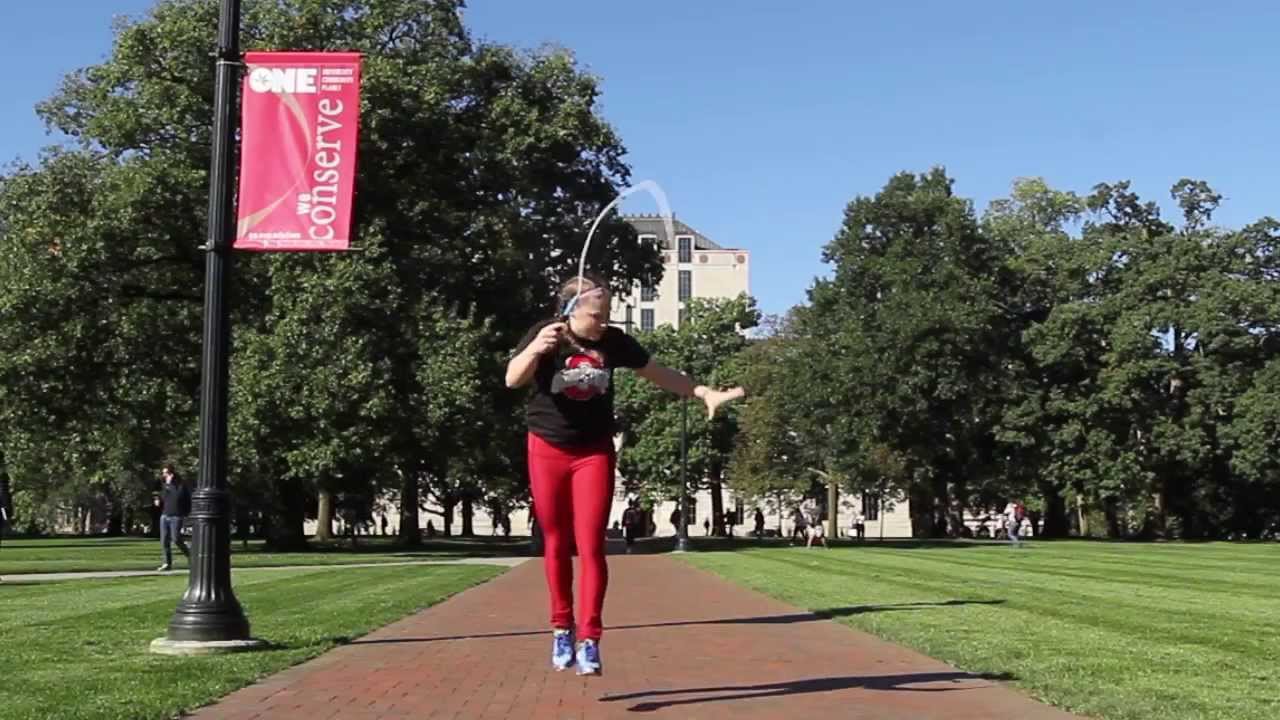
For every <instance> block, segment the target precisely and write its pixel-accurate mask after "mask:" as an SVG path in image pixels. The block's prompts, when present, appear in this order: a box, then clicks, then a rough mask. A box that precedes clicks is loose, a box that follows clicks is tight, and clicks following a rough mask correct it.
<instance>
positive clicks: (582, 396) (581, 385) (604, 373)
mask: <svg viewBox="0 0 1280 720" xmlns="http://www.w3.org/2000/svg"><path fill="white" fill-rule="evenodd" d="M551 392H552V393H553V394H554V393H561V394H563V395H564V396H565V397H567V398H569V399H571V400H590V399H592V398H595V397H599V396H601V395H603V394H605V393H607V392H609V371H608V370H606V369H605V367H604V356H602V355H601V354H600V353H599V352H598V351H596V350H587V351H586V352H580V353H574V354H572V355H570V356H568V357H567V358H565V361H564V368H562V369H561V370H560V371H559V372H557V373H556V375H555V377H553V378H552V379H551Z"/></svg>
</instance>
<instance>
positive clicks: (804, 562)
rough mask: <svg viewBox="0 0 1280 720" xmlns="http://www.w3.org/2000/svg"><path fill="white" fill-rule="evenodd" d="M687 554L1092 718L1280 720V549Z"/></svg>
mask: <svg viewBox="0 0 1280 720" xmlns="http://www.w3.org/2000/svg"><path fill="white" fill-rule="evenodd" d="M684 557H685V558H686V559H687V560H688V561H689V562H691V563H693V564H694V565H697V566H698V567H702V568H705V569H707V570H711V571H713V572H716V573H719V574H721V575H723V576H725V577H727V578H729V579H732V580H735V581H737V582H740V583H742V584H744V585H747V586H749V587H752V588H754V589H756V590H759V591H761V592H764V593H766V594H769V595H772V596H774V597H776V598H779V599H781V600H784V601H786V602H789V603H792V604H794V605H798V606H801V607H805V608H808V609H810V610H815V611H821V612H822V613H824V614H827V615H828V616H830V617H832V618H834V619H835V620H837V621H839V622H842V623H845V624H847V625H851V626H853V627H855V628H858V629H860V630H864V631H867V632H870V633H873V634H875V635H878V636H880V637H883V638H886V639H888V640H891V641H894V642H897V643H900V644H902V645H906V646H908V647H911V648H914V649H916V650H919V651H921V652H923V653H925V654H927V655H931V656H933V657H936V658H939V659H941V660H944V661H947V662H950V663H952V664H954V665H956V666H958V667H960V668H962V669H964V670H967V671H970V672H975V673H978V672H989V673H1010V674H1012V675H1013V676H1014V677H1015V678H1016V680H1015V682H1014V684H1015V685H1017V686H1018V687H1020V688H1022V689H1023V690H1024V691H1025V692H1027V693H1029V694H1030V695H1033V696H1035V697H1037V698H1040V699H1042V700H1044V701H1046V702H1049V703H1052V704H1054V705H1057V706H1059V707H1062V708H1066V709H1068V710H1071V711H1074V712H1077V713H1080V714H1083V715H1086V716H1090V717H1096V718H1105V719H1106V720H1130V719H1133V720H1137V719H1138V718H1142V719H1144V720H1145V719H1148V718H1160V719H1161V720H1164V719H1166V718H1195V719H1204V720H1207V719H1210V718H1214V719H1218V718H1220V719H1221V720H1275V718H1278V717H1280V545H1275V544H1268V545H1261V544H1258V545H1236V544H1226V543H1214V544H1203V545H1182V544H1168V545H1144V544H1113V543H1089V542H1053V543H1049V542H1042V543H1032V544H1031V547H1029V548H1027V549H1023V550H1015V549H1012V548H1010V547H1008V546H1005V545H979V544H964V543H957V544H942V545H920V546H916V547H911V546H897V547H876V546H875V544H874V543H870V544H868V545H867V546H864V547H854V548H844V547H841V548H833V549H832V550H830V551H827V550H822V549H813V550H806V549H804V548H790V549H784V548H774V549H762V550H742V551H739V552H707V553H694V554H691V555H686V556H684ZM831 670H832V672H835V670H834V669H831Z"/></svg>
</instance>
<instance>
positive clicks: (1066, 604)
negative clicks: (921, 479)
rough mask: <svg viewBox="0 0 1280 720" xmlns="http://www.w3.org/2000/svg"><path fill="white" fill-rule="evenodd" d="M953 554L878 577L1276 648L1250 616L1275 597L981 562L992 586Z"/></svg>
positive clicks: (833, 571) (1258, 650) (1018, 606)
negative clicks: (1005, 592) (1246, 597)
mask: <svg viewBox="0 0 1280 720" xmlns="http://www.w3.org/2000/svg"><path fill="white" fill-rule="evenodd" d="M843 554H845V553H842V555H843ZM787 555H789V556H790V557H791V558H794V559H795V561H796V562H799V563H801V565H803V564H805V563H808V564H809V565H808V566H809V567H817V568H820V572H822V573H823V574H825V575H828V576H831V577H835V576H843V577H845V578H848V579H849V581H850V582H857V581H858V579H859V578H861V577H862V576H863V572H864V571H863V570H862V569H860V567H859V565H857V564H854V563H850V562H848V561H845V560H842V559H840V558H838V557H832V556H830V555H829V554H825V553H824V554H823V555H825V557H824V556H823V555H819V556H818V557H816V558H812V559H811V558H810V557H809V553H807V552H804V551H798V550H797V551H790V552H789V553H788V552H785V551H784V555H783V556H782V557H780V558H779V560H780V561H782V562H784V563H785V562H786V556H787ZM953 557H954V556H947V557H946V558H941V559H936V560H934V561H930V560H929V559H926V558H922V557H919V556H912V557H909V558H902V559H900V562H899V567H897V568H888V567H883V566H881V567H880V570H879V572H880V574H881V577H880V580H881V581H883V582H886V583H890V584H892V585H894V586H895V587H897V588H899V592H902V591H903V589H909V590H910V591H912V592H915V593H916V595H917V597H919V598H922V599H924V598H928V597H938V596H941V595H946V593H948V592H951V593H954V592H956V591H957V589H959V588H963V589H964V590H965V592H966V593H967V594H966V595H965V598H966V599H968V598H972V597H974V596H981V597H982V598H983V599H987V600H992V599H1003V600H1006V602H1005V603H1004V605H1005V608H1006V609H1007V610H1026V611H1029V612H1033V613H1035V614H1036V615H1037V616H1039V617H1057V618H1061V619H1064V620H1067V621H1071V622H1074V623H1075V624H1077V625H1090V626H1094V627H1097V628H1098V629H1100V630H1106V631H1108V632H1111V633H1116V634H1120V635H1128V636H1131V637H1136V638H1143V637H1147V636H1149V635H1153V634H1155V635H1159V636H1161V637H1163V638H1165V639H1166V640H1167V641H1168V642H1171V643H1181V644H1188V645H1200V646H1203V647H1204V648H1206V651H1212V652H1217V651H1220V650H1226V651H1228V652H1232V653H1239V654H1241V655H1244V656H1247V657H1253V658H1265V657H1267V656H1268V655H1269V654H1271V653H1274V652H1275V647H1276V646H1275V645H1274V644H1273V642H1272V640H1273V636H1272V635H1270V634H1268V633H1259V632H1258V631H1257V629H1256V628H1254V627H1253V626H1252V624H1251V623H1250V620H1251V619H1255V618H1257V617H1258V616H1267V615H1272V616H1275V617H1280V598H1276V597H1270V598H1258V599H1254V600H1252V601H1251V602H1241V601H1236V602H1232V603H1228V602H1225V601H1224V600H1222V599H1220V598H1208V599H1205V598H1203V597H1199V596H1197V594H1196V593H1197V591H1196V590H1195V589H1194V588H1192V589H1182V590H1178V591H1177V592H1176V593H1170V592H1168V591H1160V590H1154V589H1152V588H1149V587H1144V586H1142V585H1140V584H1138V585H1127V584H1126V583H1125V582H1124V581H1122V580H1119V579H1108V580H1106V581H1103V582H1098V583H1092V584H1090V583H1081V582H1078V579H1077V578H1073V577H1068V578H1066V579H1061V578H1057V577H1055V576H1054V575H1053V574H1052V571H1048V570H1036V571H1031V570H1030V569H1028V570H1027V571H1025V572H1024V571H1022V569H1017V568H1005V567H998V568H997V567H993V568H986V567H983V568H982V569H983V570H985V571H986V573H984V574H990V575H996V576H998V577H999V578H1000V582H998V583H996V584H995V586H993V587H986V586H985V583H974V582H973V580H972V578H973V576H972V574H969V573H965V572H963V570H964V569H965V568H970V567H973V565H972V564H962V563H957V562H956V561H955V560H953V559H952V558H953ZM1025 557H1026V556H1025V555H1024V556H1022V558H1025ZM1013 584H1016V588H1017V592H1016V593H1015V594H1014V596H1013V597H1001V596H1000V593H999V592H998V591H997V590H996V589H995V588H996V587H999V588H1010V587H1013ZM1026 591H1030V592H1026ZM952 598H953V599H954V596H952ZM1100 604H1105V605H1107V606H1108V607H1109V612H1108V613H1107V614H1106V615H1099V614H1098V613H1097V612H1096V608H1097V607H1098V605H1100ZM1233 621H1234V622H1233Z"/></svg>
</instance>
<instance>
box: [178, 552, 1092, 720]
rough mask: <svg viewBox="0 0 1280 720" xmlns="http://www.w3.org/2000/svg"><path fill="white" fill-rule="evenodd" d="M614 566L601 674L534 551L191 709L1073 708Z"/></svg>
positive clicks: (808, 712)
mask: <svg viewBox="0 0 1280 720" xmlns="http://www.w3.org/2000/svg"><path fill="white" fill-rule="evenodd" d="M610 570H611V587H610V592H609V597H608V601H607V603H606V605H605V622H606V626H607V629H606V631H605V638H604V641H603V643H602V644H601V650H602V655H603V657H604V663H605V674H604V676H603V677H599V678H580V677H577V676H575V675H573V674H572V671H569V672H566V673H556V672H553V671H551V669H550V659H549V654H550V638H549V635H548V632H547V631H546V630H545V629H544V628H545V625H546V603H547V601H546V594H545V590H544V585H543V576H542V563H541V562H540V561H535V562H530V563H526V564H524V565H521V566H519V567H515V568H513V569H512V570H510V571H508V572H507V573H506V574H505V575H503V576H501V577H499V578H497V579H495V580H493V581H491V582H489V583H487V584H485V585H482V586H480V587H477V588H474V589H472V590H470V591H468V592H465V593H463V594H461V595H459V596H456V597H454V598H451V599H450V600H447V601H446V602H444V603H441V604H440V605H437V606H436V607H434V608H431V609H429V610H426V611H424V612H422V613H419V614H418V615H415V616H413V617H409V618H406V619H404V620H402V621H400V622H397V623H395V624H392V625H389V626H387V627H385V628H382V629H381V630H378V631H377V632H374V633H373V634H371V635H369V636H367V637H365V638H362V639H360V640H357V641H355V642H353V643H352V644H350V645H347V646H344V647H341V648H338V649H337V650H334V651H333V652H330V653H328V654H327V655H324V656H322V657H319V658H316V659H315V660H313V661H311V662H309V663H306V664H304V665H300V666H298V667H295V668H293V669H291V670H287V671H285V672H282V673H280V674H278V675H275V676H273V677H270V678H268V679H266V680H264V681H263V682H260V683H258V684H256V685H253V686H251V687H248V688H245V689H244V690H241V691H239V692H237V693H234V694H232V695H230V696H229V697H227V698H225V699H224V700H222V701H221V702H219V703H217V704H215V705H212V706H210V707H207V708H204V709H203V710H201V711H199V712H197V713H196V714H195V716H194V717H196V718H199V719H200V720H214V719H215V718H216V719H219V720H251V719H253V718H260V719H262V720H304V719H305V720H326V719H327V718H350V719H351V720H372V719H373V718H430V719H431V720H446V719H447V720H463V719H466V720H470V719H472V718H476V719H488V718H493V719H495V720H505V719H506V718H520V719H521V720H525V719H527V720H562V719H564V718H591V719H594V718H624V717H631V718H635V717H653V718H685V719H709V718H726V719H727V718H733V719H735V720H746V719H748V718H770V719H778V718H811V717H812V718H818V717H821V718H855V719H866V720H882V719H888V718H894V719H896V720H914V719H920V720H926V719H937V720H942V719H943V718H945V719H946V720H966V719H969V720H1003V719H1008V720H1014V719H1015V718H1016V719H1017V720H1070V718H1072V717H1074V716H1071V715H1068V714H1066V713H1062V712H1059V711H1057V710H1054V709H1052V708H1049V707H1046V706H1044V705H1041V704H1039V703H1036V702H1034V701H1032V700H1030V699H1028V698H1026V697H1024V696H1022V695H1020V694H1018V693H1016V692H1014V691H1013V690H1010V689H1008V688H1006V687H1003V686H1002V685H1000V684H999V682H998V680H994V679H984V678H980V677H975V676H973V675H968V674H966V673H962V672H958V671H957V670H955V669H954V668H952V667H949V666H947V665H944V664H942V663H940V662H938V661H936V660H931V659H929V658H926V657H923V656H921V655H919V654H916V653H913V652H910V651H907V650H904V649H902V648H900V647H897V646H894V645H890V644H888V643H885V642H882V641H880V640H877V639H875V638H873V637H870V636H868V635H864V634H862V633H859V632H856V631H854V630H851V629H849V628H847V627H846V626H843V625H839V624H837V623H835V622H832V621H829V620H822V619H819V618H816V617H815V616H813V615H811V614H809V613H806V612H804V611H800V610H797V609H796V608H794V607H791V606H788V605H785V604H782V603H779V602H776V601H774V600H771V599H769V598H767V597H764V596H762V595H759V594H756V593H753V592H750V591H747V590H744V589H741V588H739V587H737V586H735V585H732V584H730V583H728V582H726V581H723V580H720V579H719V578H717V577H714V576H712V575H709V574H707V573H704V572H701V571H699V570H695V569H693V568H691V567H689V566H687V565H685V564H683V563H681V562H680V561H678V560H676V559H673V558H669V557H664V556H623V557H611V558H610ZM945 599H946V598H940V600H945Z"/></svg>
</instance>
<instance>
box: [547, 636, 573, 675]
mask: <svg viewBox="0 0 1280 720" xmlns="http://www.w3.org/2000/svg"><path fill="white" fill-rule="evenodd" d="M572 664H573V631H572V630H556V634H555V642H554V643H553V644H552V645H551V666H552V667H554V668H555V669H556V672H560V671H561V670H568V669H569V666H570V665H572Z"/></svg>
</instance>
